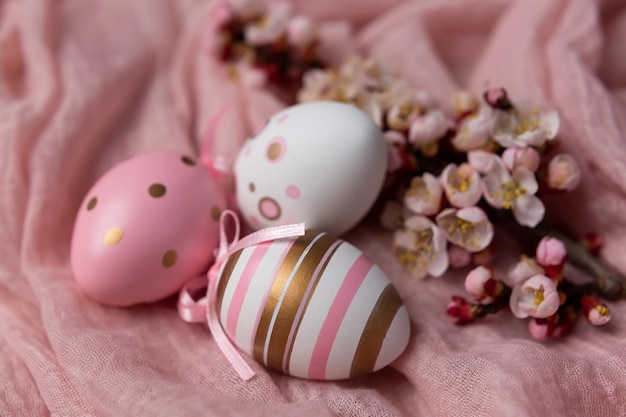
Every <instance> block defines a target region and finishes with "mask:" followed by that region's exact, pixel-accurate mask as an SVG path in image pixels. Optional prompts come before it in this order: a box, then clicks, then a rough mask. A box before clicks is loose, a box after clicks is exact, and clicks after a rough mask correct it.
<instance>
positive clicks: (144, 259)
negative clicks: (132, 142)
mask: <svg viewBox="0 0 626 417" xmlns="http://www.w3.org/2000/svg"><path fill="white" fill-rule="evenodd" d="M225 208H226V199H225V196H224V194H223V191H222V190H221V188H220V187H219V185H218V184H217V182H216V181H215V180H214V178H213V177H212V175H211V173H210V172H209V170H208V169H207V168H205V167H204V166H203V165H201V164H199V163H196V161H194V160H193V159H192V158H190V157H188V156H185V155H182V154H180V153H178V152H175V151H167V150H164V151H152V152H146V153H142V154H140V155H137V156H135V157H133V158H130V159H128V160H126V161H123V162H121V163H120V164H118V165H116V166H114V167H113V168H112V169H110V170H109V171H108V172H107V173H106V174H105V175H103V176H102V178H100V179H99V180H98V181H97V182H96V184H95V185H94V186H93V187H92V188H91V190H90V191H89V192H88V193H87V195H86V196H85V199H84V201H83V202H82V204H81V205H80V209H79V211H78V215H77V217H76V222H75V224H74V231H73V236H72V245H71V264H72V271H73V273H74V277H75V279H76V282H77V283H78V285H79V286H80V288H81V289H82V290H83V291H84V292H85V293H86V294H87V295H88V296H89V297H91V298H92V299H94V300H96V301H99V302H102V303H104V304H109V305H115V306H128V305H132V304H136V303H142V302H153V301H157V300H159V299H162V298H164V297H167V296H169V295H171V294H173V293H175V292H176V291H178V290H179V289H180V288H181V286H182V285H183V283H184V282H185V281H187V280H189V279H190V278H193V277H194V276H196V275H197V274H200V273H202V272H203V271H206V269H207V268H208V266H209V263H210V261H211V259H212V255H213V251H214V249H215V248H216V246H217V243H218V230H219V216H220V213H221V211H222V210H223V209H225Z"/></svg>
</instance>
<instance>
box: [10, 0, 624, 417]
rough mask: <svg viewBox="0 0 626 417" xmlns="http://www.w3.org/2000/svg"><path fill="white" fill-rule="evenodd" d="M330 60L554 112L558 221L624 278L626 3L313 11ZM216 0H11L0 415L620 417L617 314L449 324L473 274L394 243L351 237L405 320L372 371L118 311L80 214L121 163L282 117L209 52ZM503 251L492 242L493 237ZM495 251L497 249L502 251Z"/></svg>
mask: <svg viewBox="0 0 626 417" xmlns="http://www.w3.org/2000/svg"><path fill="white" fill-rule="evenodd" d="M297 3H298V6H299V7H300V10H301V11H303V12H304V13H308V14H310V15H312V16H313V17H316V18H318V19H320V20H321V21H322V23H323V26H322V31H323V32H322V34H323V38H324V41H325V42H324V44H323V45H322V47H323V50H324V53H325V55H326V56H327V57H329V58H330V59H333V60H335V61H337V60H340V59H341V57H343V56H345V54H347V53H350V52H351V51H354V50H357V49H358V50H361V51H363V52H365V53H367V54H368V55H371V56H373V57H375V58H377V59H379V60H381V61H383V62H384V63H385V64H386V65H389V66H392V67H394V68H396V69H398V70H399V71H400V72H401V73H402V74H404V75H405V76H406V78H407V79H408V80H410V81H411V82H412V83H413V84H414V85H415V86H418V87H424V88H427V89H429V90H430V91H432V92H433V93H434V94H435V95H436V96H437V97H439V98H440V100H441V102H442V103H444V104H445V105H446V106H447V105H448V103H449V96H450V94H451V93H452V92H453V91H454V90H456V89H458V88H460V87H464V88H469V89H471V90H473V91H474V92H480V91H481V90H482V89H483V88H484V87H485V86H500V85H504V86H506V87H507V88H508V89H509V90H510V92H511V93H512V95H513V97H519V96H522V95H523V96H528V97H530V98H532V99H535V100H538V101H540V102H545V103H547V104H552V105H554V106H556V107H557V108H558V110H559V111H560V112H561V114H562V131H561V133H562V134H561V137H562V139H563V145H564V147H565V148H566V149H567V150H568V151H569V152H570V153H572V154H573V155H574V156H575V157H576V158H577V159H578V160H579V161H581V163H582V166H583V170H584V175H585V176H584V180H583V184H582V187H581V188H580V189H579V190H578V191H576V192H575V193H573V194H572V195H571V196H568V197H565V198H564V200H565V203H564V204H562V205H561V206H560V207H559V208H557V209H556V211H557V212H558V213H559V215H560V217H558V219H559V220H560V221H562V223H563V224H564V225H566V226H568V227H570V228H571V229H572V230H574V231H576V232H587V231H589V230H596V231H599V232H602V233H603V234H604V236H605V238H606V248H605V250H604V252H603V255H604V256H605V257H606V259H607V260H609V261H610V262H611V263H613V264H614V265H616V266H618V267H619V268H621V269H622V271H624V272H626V257H624V256H623V253H624V250H625V249H626V215H624V213H626V146H624V145H625V137H624V129H625V123H626V53H624V37H625V36H626V5H624V2H623V1H621V0H612V1H611V0H606V1H598V2H593V1H585V0H552V1H545V0H517V1H508V0H490V1H487V0H444V1H440V0H418V1H412V2H402V1H399V0H394V1H388V0H369V1H362V0H346V1H341V2H339V1H334V0H301V1H298V2H297ZM208 7H209V2H206V1H200V0H197V1H193V0H184V1H183V0H176V1H175V0H171V1H167V0H152V1H141V0H126V1H115V2H113V1H106V2H105V1H99V2H86V1H77V0H74V1H72V0H66V1H49V0H5V1H3V2H0V147H1V148H0V184H1V188H0V193H1V195H0V236H2V240H1V243H0V376H1V378H0V415H3V416H44V415H55V416H81V417H82V416H143V415H150V416H168V417H169V416H200V415H202V416H236V415H243V416H248V415H255V416H270V415H271V416H274V415H281V416H299V417H303V416H304V417H306V416H316V417H319V416H333V415H340V416H348V415H349V416H461V415H472V416H521V415H524V416H530V415H533V416H548V415H549V416H573V415H576V416H607V417H609V416H610V417H614V416H621V415H626V378H625V376H624V370H625V369H626V343H625V340H626V303H625V302H624V301H621V302H614V303H610V307H611V309H612V311H613V316H614V319H613V321H612V323H611V324H610V325H609V327H607V328H605V329H596V328H592V327H591V326H588V325H587V324H586V323H584V322H582V321H581V322H579V325H578V326H577V328H576V332H575V335H574V336H572V337H569V338H567V339H565V340H562V341H550V342H544V343H540V342H535V341H533V340H532V339H531V338H530V336H529V335H528V332H527V329H526V323H525V322H523V321H519V320H515V319H513V318H512V317H511V315H510V314H500V315H498V316H494V317H490V318H489V319H487V320H485V321H484V323H481V324H477V325H474V326H470V327H466V328H457V327H455V326H454V325H452V324H451V321H450V320H449V319H448V318H447V317H446V316H445V315H444V310H445V306H446V304H447V301H448V299H449V296H450V295H451V294H452V293H462V288H463V282H462V280H461V279H460V277H459V276H458V274H454V273H450V274H447V275H446V276H444V277H442V278H441V279H438V280H429V281H427V282H415V281H413V280H411V278H410V277H409V276H408V274H407V273H406V272H405V271H404V270H403V269H402V268H401V267H400V266H399V265H398V264H397V263H396V261H395V260H394V258H393V256H392V254H391V253H390V250H389V236H388V235H385V234H383V233H382V232H381V231H380V229H378V228H376V227H375V226H373V225H370V224H367V223H365V224H362V225H360V226H359V227H358V228H357V229H356V230H354V231H353V232H351V233H350V234H349V235H348V236H347V239H348V240H349V241H350V242H352V243H354V244H355V245H357V246H358V247H360V248H361V249H362V250H363V251H364V252H365V253H366V254H368V255H369V256H370V257H371V258H372V259H373V260H374V261H376V262H377V263H378V264H379V265H380V266H381V267H382V268H383V269H384V270H385V271H386V272H387V273H388V274H389V276H390V277H391V279H392V281H393V282H394V283H395V284H396V286H397V288H398V290H399V292H400V294H401V296H402V298H403V299H404V301H405V302H406V304H407V306H408V309H409V312H410V315H411V319H412V322H413V330H414V336H413V337H412V339H411V341H410V344H409V348H408V350H407V352H406V353H405V354H404V355H403V356H402V357H401V358H400V359H399V360H398V361H397V362H395V363H394V364H393V365H392V366H391V367H389V368H387V369H384V370H382V371H381V372H379V373H377V374H375V375H371V376H366V377H362V378H359V379H356V380H351V381H345V382H333V383H324V382H310V381H303V380H299V379H295V378H290V377H286V376H283V375H279V374H276V373H274V372H268V371H266V370H265V369H263V368H262V367H260V366H259V365H257V364H253V366H254V369H255V371H256V372H257V375H256V376H255V377H254V378H253V379H252V380H250V381H248V382H244V381H241V380H240V379H239V378H238V376H237V375H236V374H235V373H234V372H233V370H232V368H231V367H230V365H229V363H228V362H227V360H226V359H225V358H224V357H223V356H222V355H221V354H220V351H219V349H218V347H217V346H216V344H215V342H214V340H213V338H212V337H211V335H210V334H209V333H208V332H207V330H206V328H205V327H203V326H202V325H198V324H189V323H185V322H184V321H182V320H181V319H180V318H179V317H178V315H177V314H176V305H175V300H173V299H170V300H167V301H164V302H161V303H158V304H155V305H144V306H138V307H134V308H127V309H119V308H108V307H104V306H101V305H99V304H96V303H94V302H91V301H90V300H88V299H87V298H85V297H84V296H83V295H82V294H81V293H80V292H79V291H78V289H77V287H76V285H75V284H74V281H73V279H72V274H71V271H70V269H69V260H68V257H69V242H70V236H71V230H72V224H73V219H74V216H75V214H76V211H77V208H78V205H79V203H80V201H81V199H82V198H83V196H84V194H85V193H86V192H87V190H88V189H89V188H90V186H91V185H92V184H93V183H94V181H95V180H96V179H97V178H98V177H99V176H100V175H101V174H103V173H104V172H105V171H106V170H107V169H108V168H110V167H111V166H112V165H113V164H115V163H116V162H118V161H120V160H122V159H123V158H125V157H128V156H130V155H134V154H137V153H138V152H141V151H144V150H147V149H156V148H171V149H178V150H181V151H186V152H193V151H194V150H195V149H197V147H198V143H199V142H200V138H201V136H202V132H203V129H204V128H205V127H206V124H207V123H208V120H209V118H210V116H211V115H212V114H215V113H216V112H217V111H218V110H219V109H220V108H222V107H223V106H224V105H225V104H230V105H231V106H232V108H231V109H230V110H229V111H228V112H227V113H226V114H225V115H224V118H223V121H222V123H221V124H220V126H219V128H218V132H217V143H216V149H215V152H216V155H218V156H222V157H224V158H226V160H232V158H233V156H234V155H235V153H236V151H237V149H238V148H239V146H240V145H241V143H242V142H243V141H244V140H245V139H246V137H247V136H248V135H249V134H250V133H251V132H252V131H253V130H254V129H255V128H256V127H258V126H259V125H260V124H262V123H263V121H264V120H265V118H266V117H267V116H269V115H270V114H272V113H274V112H275V111H276V110H278V109H280V108H281V107H282V106H284V104H283V103H281V102H280V100H278V99H277V98H275V97H274V96H272V95H271V94H270V93H268V92H267V91H260V90H250V89H246V88H243V87H241V86H239V85H237V84H234V83H232V82H230V81H228V80H227V79H225V78H224V76H223V75H222V73H221V72H220V71H219V65H218V64H217V63H216V62H214V61H212V60H210V59H209V58H207V56H206V55H205V54H204V53H203V51H202V48H201V45H200V43H199V41H198V39H199V37H200V35H201V30H202V23H203V20H204V19H205V18H206V14H207V10H208ZM500 247H501V246H500ZM500 247H499V248H500Z"/></svg>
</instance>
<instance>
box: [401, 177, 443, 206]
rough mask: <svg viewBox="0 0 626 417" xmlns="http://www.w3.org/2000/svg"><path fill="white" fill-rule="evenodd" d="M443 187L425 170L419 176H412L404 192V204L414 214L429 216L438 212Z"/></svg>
mask: <svg viewBox="0 0 626 417" xmlns="http://www.w3.org/2000/svg"><path fill="white" fill-rule="evenodd" d="M442 195H443V188H442V187H441V184H440V183H439V180H438V179H437V178H436V177H435V176H434V175H432V174H430V173H428V172H426V173H425V174H424V175H422V176H421V177H414V178H413V179H412V180H411V185H410V187H409V189H408V190H406V192H405V193H404V204H405V205H406V206H407V207H408V208H409V210H411V211H412V212H414V213H415V214H421V215H425V216H431V215H434V214H437V213H438V212H439V208H440V207H441V196H442Z"/></svg>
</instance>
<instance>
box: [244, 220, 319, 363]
mask: <svg viewBox="0 0 626 417" xmlns="http://www.w3.org/2000/svg"><path fill="white" fill-rule="evenodd" d="M317 234H318V233H317V232H314V231H311V230H307V231H306V233H305V234H304V236H301V237H299V238H298V239H296V241H295V242H294V243H293V245H292V246H291V249H289V252H288V253H287V255H286V256H285V259H283V263H282V264H281V265H280V267H279V269H278V272H277V273H276V276H275V277H272V279H273V280H274V282H273V283H272V288H271V289H270V292H269V294H268V297H267V301H266V302H265V306H263V312H262V313H261V319H260V320H259V326H258V327H257V330H256V334H255V336H254V359H256V360H257V361H258V362H261V363H264V361H263V352H264V351H265V339H266V338H267V333H268V331H269V327H270V323H271V321H272V316H273V314H274V309H275V308H276V305H277V304H278V300H279V298H280V295H281V294H282V292H283V289H284V287H285V284H286V283H287V280H288V279H289V276H290V275H291V271H292V270H293V268H294V267H295V266H296V264H297V263H298V259H300V256H302V253H303V252H304V250H305V249H306V248H307V247H308V246H309V244H310V243H311V241H312V240H313V239H314V238H315V237H316V236H317Z"/></svg>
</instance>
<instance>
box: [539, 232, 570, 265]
mask: <svg viewBox="0 0 626 417" xmlns="http://www.w3.org/2000/svg"><path fill="white" fill-rule="evenodd" d="M535 256H536V258H537V262H539V264H540V265H542V266H544V267H548V266H558V265H563V263H564V262H565V260H566V259H567V249H565V245H564V244H563V242H561V241H560V240H559V239H557V238H554V237H550V236H546V237H544V238H543V239H541V242H539V245H538V246H537V252H536V254H535Z"/></svg>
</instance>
